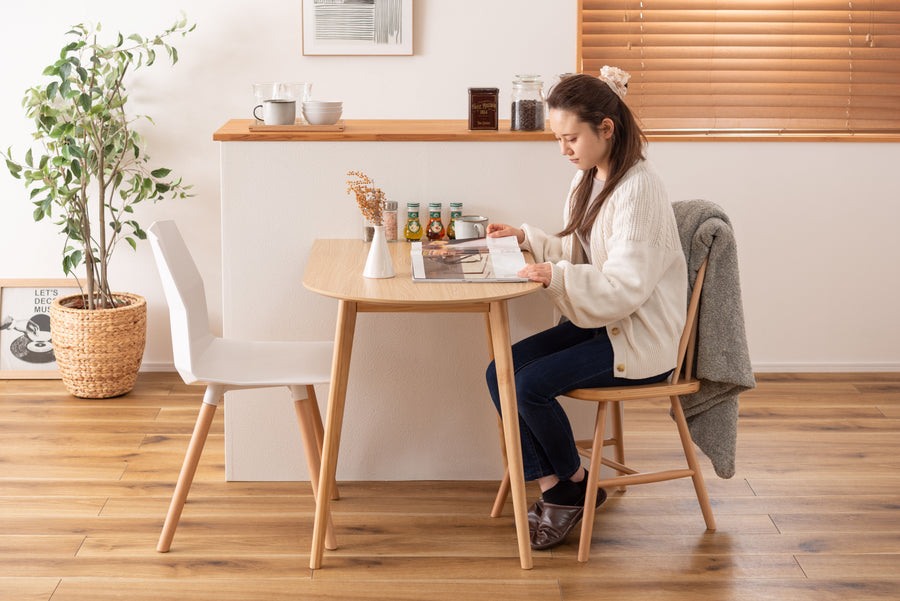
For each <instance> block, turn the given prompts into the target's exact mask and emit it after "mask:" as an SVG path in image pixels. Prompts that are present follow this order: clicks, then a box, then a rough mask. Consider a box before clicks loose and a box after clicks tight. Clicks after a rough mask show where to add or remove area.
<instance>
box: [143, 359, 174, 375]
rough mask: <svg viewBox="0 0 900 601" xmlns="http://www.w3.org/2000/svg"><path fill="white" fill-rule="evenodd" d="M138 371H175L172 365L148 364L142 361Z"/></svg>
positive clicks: (158, 362)
mask: <svg viewBox="0 0 900 601" xmlns="http://www.w3.org/2000/svg"><path fill="white" fill-rule="evenodd" d="M140 371H142V372H165V371H170V372H175V371H177V370H176V369H175V364H174V363H163V362H160V361H156V362H152V363H148V362H147V361H144V362H143V363H141V369H140Z"/></svg>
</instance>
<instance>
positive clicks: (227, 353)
mask: <svg viewBox="0 0 900 601" xmlns="http://www.w3.org/2000/svg"><path fill="white" fill-rule="evenodd" d="M333 352H334V343H332V342H275V341H244V340H232V339H223V338H215V339H213V340H212V341H211V342H210V344H209V346H207V347H206V349H204V350H203V352H202V353H200V356H199V357H198V358H197V360H196V361H195V364H194V367H193V374H194V376H195V377H196V378H197V379H196V380H195V381H194V382H207V383H216V384H226V385H231V386H259V387H269V386H290V385H293V384H301V383H302V384H327V383H328V382H330V381H331V359H332V354H333ZM194 382H188V383H189V384H192V383H194Z"/></svg>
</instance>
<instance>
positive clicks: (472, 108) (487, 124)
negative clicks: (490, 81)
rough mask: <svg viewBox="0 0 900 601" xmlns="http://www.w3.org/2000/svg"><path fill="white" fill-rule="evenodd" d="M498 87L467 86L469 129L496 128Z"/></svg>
mask: <svg viewBox="0 0 900 601" xmlns="http://www.w3.org/2000/svg"><path fill="white" fill-rule="evenodd" d="M499 96H500V90H499V88H469V129H497V128H498V120H497V106H498V103H497V101H498V98H499Z"/></svg>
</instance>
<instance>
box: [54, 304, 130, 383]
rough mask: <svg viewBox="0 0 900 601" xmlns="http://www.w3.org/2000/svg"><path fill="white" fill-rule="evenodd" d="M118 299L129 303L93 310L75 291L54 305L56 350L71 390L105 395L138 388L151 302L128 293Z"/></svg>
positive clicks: (62, 371)
mask: <svg viewBox="0 0 900 601" xmlns="http://www.w3.org/2000/svg"><path fill="white" fill-rule="evenodd" d="M113 297H114V298H116V299H118V300H123V301H125V302H127V303H128V304H126V305H124V306H121V307H117V308H115V309H95V310H93V311H88V310H85V309H81V308H80V307H81V305H82V299H81V295H79V294H75V295H71V296H64V297H61V298H58V299H56V300H55V301H53V304H52V305H51V306H50V330H51V332H52V333H53V352H54V353H55V354H56V363H57V365H58V366H59V373H60V375H61V376H62V381H63V384H65V386H66V390H68V391H69V394H72V395H74V396H77V397H81V398H86V399H105V398H109V397H114V396H119V395H123V394H125V393H126V392H129V391H130V390H131V389H132V388H134V382H135V380H136V379H137V374H138V370H139V369H140V367H141V359H142V358H143V356H144V342H145V340H146V338H147V302H146V301H145V300H144V299H143V298H142V297H140V296H138V295H136V294H127V293H123V292H116V293H114V294H113Z"/></svg>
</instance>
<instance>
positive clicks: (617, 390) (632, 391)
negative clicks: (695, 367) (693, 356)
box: [565, 378, 700, 402]
mask: <svg viewBox="0 0 900 601" xmlns="http://www.w3.org/2000/svg"><path fill="white" fill-rule="evenodd" d="M698 390H700V381H699V380H697V379H693V378H691V379H689V380H684V381H681V382H678V383H677V384H670V383H668V382H658V383H656V384H645V385H637V386H612V387H610V388H579V389H577V390H572V391H571V392H567V393H566V394H565V396H567V397H571V398H573V399H579V400H582V401H596V402H612V401H636V400H640V399H654V398H657V397H659V398H663V397H666V398H667V397H671V396H681V395H683V394H691V393H694V392H697V391H698Z"/></svg>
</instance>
